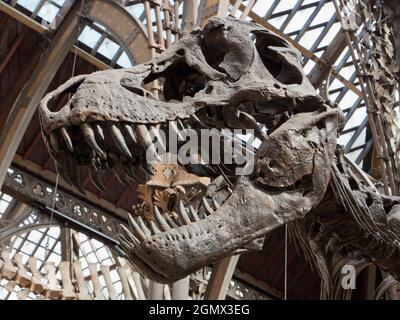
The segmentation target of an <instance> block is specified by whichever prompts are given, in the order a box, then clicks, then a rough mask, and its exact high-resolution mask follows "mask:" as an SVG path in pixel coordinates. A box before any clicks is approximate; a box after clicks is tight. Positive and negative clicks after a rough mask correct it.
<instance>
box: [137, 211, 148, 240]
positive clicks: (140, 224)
mask: <svg viewBox="0 0 400 320" xmlns="http://www.w3.org/2000/svg"><path fill="white" fill-rule="evenodd" d="M137 220H138V223H139V227H140V228H141V229H142V230H143V232H144V234H145V235H146V237H151V232H150V230H149V228H147V226H146V225H145V223H144V221H143V219H142V217H141V216H139V217H138V218H137Z"/></svg>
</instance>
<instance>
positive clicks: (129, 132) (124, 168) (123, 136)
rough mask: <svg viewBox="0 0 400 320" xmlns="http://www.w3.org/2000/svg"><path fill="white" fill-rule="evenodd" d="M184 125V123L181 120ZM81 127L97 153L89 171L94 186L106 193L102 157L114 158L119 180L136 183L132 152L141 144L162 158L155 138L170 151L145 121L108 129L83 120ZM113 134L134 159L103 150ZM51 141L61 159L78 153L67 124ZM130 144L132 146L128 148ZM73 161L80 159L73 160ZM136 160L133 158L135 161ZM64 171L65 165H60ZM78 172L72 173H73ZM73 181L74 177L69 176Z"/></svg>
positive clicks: (175, 127)
mask: <svg viewBox="0 0 400 320" xmlns="http://www.w3.org/2000/svg"><path fill="white" fill-rule="evenodd" d="M180 124H181V126H182V123H180ZM169 128H170V129H171V130H172V131H173V133H175V134H176V136H177V137H178V139H180V140H183V138H182V134H181V132H180V130H179V129H178V125H177V122H176V121H170V124H169ZM80 129H81V131H82V135H83V137H84V140H85V142H86V143H87V145H88V146H89V147H90V148H91V150H92V151H93V152H94V154H95V156H93V158H92V161H91V163H90V165H89V173H90V178H91V180H92V182H93V183H94V185H95V186H96V187H97V188H98V189H99V190H101V191H102V192H106V189H105V187H104V185H103V183H102V181H101V179H100V174H99V171H100V169H101V168H100V162H101V160H103V161H104V160H106V159H110V160H112V162H113V163H112V167H111V169H112V170H113V172H114V174H115V175H116V177H117V178H118V180H119V181H120V182H121V183H122V184H124V185H132V184H134V183H135V182H138V178H137V176H136V174H135V171H136V167H135V165H133V163H134V162H137V161H135V157H134V156H133V155H132V154H135V153H137V150H135V149H137V146H139V145H141V146H142V147H143V148H144V150H146V151H147V150H149V151H150V153H151V154H152V155H153V156H154V159H155V160H158V161H161V159H160V157H159V154H158V153H157V148H156V147H155V145H154V143H153V138H154V137H155V138H156V139H157V143H158V145H159V150H160V151H161V152H165V151H166V147H165V145H164V143H163V140H162V139H161V136H160V134H159V131H158V129H157V128H156V127H155V126H148V127H147V126H146V125H144V124H139V125H136V126H133V125H131V124H111V125H110V126H109V130H108V131H107V132H105V130H103V128H102V127H101V126H100V125H99V124H98V123H92V124H88V123H83V124H81V125H80ZM107 133H108V134H109V137H110V138H111V139H110V140H111V141H112V142H113V143H115V146H116V148H117V149H118V151H119V152H120V153H121V155H122V156H124V157H125V158H127V159H129V160H131V161H125V162H122V160H120V159H119V158H118V157H117V156H115V155H113V154H110V153H108V154H107V152H106V151H105V150H103V149H102V148H101V146H100V145H105V142H106V137H105V134H107ZM61 141H63V142H64V145H65V146H66V148H67V149H68V150H69V151H70V153H69V154H66V153H65V152H64V150H63V148H62V146H61ZM49 142H50V146H51V150H52V151H53V153H54V154H55V156H56V159H57V158H58V155H60V154H61V153H64V156H66V157H67V158H70V157H73V154H74V152H75V151H76V150H75V148H74V145H73V143H72V139H71V136H70V134H69V132H68V129H67V128H65V127H61V128H60V129H59V130H58V131H52V132H50V134H49ZM128 146H129V147H128ZM71 160H72V161H76V160H73V159H71ZM132 160H133V161H132ZM138 165H141V167H142V169H143V170H145V171H148V167H147V163H146V164H140V163H139V164H138ZM60 169H61V172H62V170H63V168H60ZM74 175H76V174H75V173H72V175H70V176H74ZM69 180H71V179H69ZM71 182H72V184H73V185H74V186H75V187H77V189H80V186H77V184H79V181H71Z"/></svg>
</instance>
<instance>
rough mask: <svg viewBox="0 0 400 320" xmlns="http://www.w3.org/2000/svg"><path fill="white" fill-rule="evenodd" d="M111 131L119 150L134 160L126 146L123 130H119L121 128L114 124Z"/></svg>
mask: <svg viewBox="0 0 400 320" xmlns="http://www.w3.org/2000/svg"><path fill="white" fill-rule="evenodd" d="M110 131H111V137H112V139H113V140H114V142H115V144H116V146H117V148H118V150H119V151H120V152H121V153H122V154H123V155H125V156H127V157H128V158H131V159H132V154H131V152H130V151H129V149H128V146H127V145H126V142H125V139H124V136H123V135H122V132H121V130H119V128H118V127H117V126H116V125H115V124H113V125H111V126H110Z"/></svg>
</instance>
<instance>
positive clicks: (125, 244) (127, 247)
mask: <svg viewBox="0 0 400 320" xmlns="http://www.w3.org/2000/svg"><path fill="white" fill-rule="evenodd" d="M119 243H120V244H121V246H122V248H123V249H124V250H125V251H128V250H130V249H131V248H132V247H133V243H130V242H129V241H128V240H127V239H125V238H124V237H123V236H120V237H119Z"/></svg>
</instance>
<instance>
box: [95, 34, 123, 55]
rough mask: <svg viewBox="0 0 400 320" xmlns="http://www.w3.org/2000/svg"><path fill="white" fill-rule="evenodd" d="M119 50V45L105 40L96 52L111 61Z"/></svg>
mask: <svg viewBox="0 0 400 320" xmlns="http://www.w3.org/2000/svg"><path fill="white" fill-rule="evenodd" d="M118 49H119V45H118V44H116V43H115V42H114V41H112V40H110V39H108V38H105V39H104V41H103V42H102V43H101V45H100V47H99V50H98V52H99V53H101V54H102V55H103V56H105V57H106V58H108V59H110V60H112V58H113V57H114V56H115V54H116V53H117V51H118Z"/></svg>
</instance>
